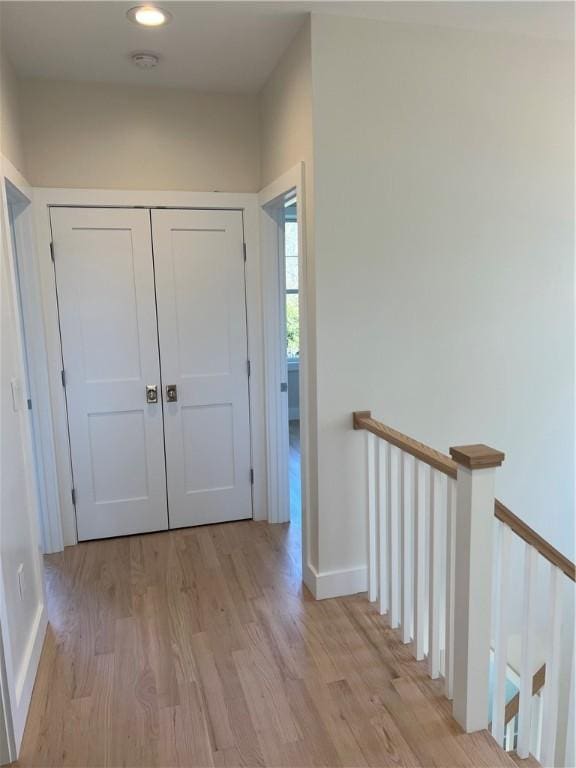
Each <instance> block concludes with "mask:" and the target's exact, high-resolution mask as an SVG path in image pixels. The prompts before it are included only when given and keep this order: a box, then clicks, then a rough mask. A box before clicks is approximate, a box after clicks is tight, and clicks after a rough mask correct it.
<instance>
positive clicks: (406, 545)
mask: <svg viewBox="0 0 576 768" xmlns="http://www.w3.org/2000/svg"><path fill="white" fill-rule="evenodd" d="M406 474H407V473H406V454H405V453H404V452H401V453H400V473H399V477H400V522H401V526H400V533H401V541H402V597H401V599H402V642H403V643H409V642H410V639H411V637H412V584H411V580H412V573H411V570H412V557H411V554H412V553H411V549H410V532H411V523H410V518H411V515H410V510H411V505H410V504H409V503H408V499H407V496H409V493H408V483H407V482H406Z"/></svg>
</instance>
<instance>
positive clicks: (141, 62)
mask: <svg viewBox="0 0 576 768" xmlns="http://www.w3.org/2000/svg"><path fill="white" fill-rule="evenodd" d="M130 58H131V59H132V63H133V64H135V65H136V66H137V67H138V68H139V69H154V67H157V66H158V64H159V63H160V57H159V56H157V55H156V54H155V53H144V52H143V51H142V52H139V53H133V54H132V56H131V57H130Z"/></svg>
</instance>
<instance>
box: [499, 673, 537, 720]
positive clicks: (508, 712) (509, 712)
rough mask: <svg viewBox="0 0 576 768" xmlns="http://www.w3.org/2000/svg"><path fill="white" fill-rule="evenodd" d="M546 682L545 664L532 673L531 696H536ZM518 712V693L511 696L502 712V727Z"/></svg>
mask: <svg viewBox="0 0 576 768" xmlns="http://www.w3.org/2000/svg"><path fill="white" fill-rule="evenodd" d="M545 682H546V664H542V666H541V667H540V669H539V670H538V672H535V673H534V677H533V678H532V696H536V694H537V693H539V692H540V691H541V690H542V688H543V687H544V683H545ZM519 711H520V692H518V693H517V694H516V695H515V696H513V697H512V698H511V699H510V701H509V702H508V704H506V709H505V710H504V725H508V723H509V722H510V720H513V719H514V718H515V717H516V715H517V714H518V712H519Z"/></svg>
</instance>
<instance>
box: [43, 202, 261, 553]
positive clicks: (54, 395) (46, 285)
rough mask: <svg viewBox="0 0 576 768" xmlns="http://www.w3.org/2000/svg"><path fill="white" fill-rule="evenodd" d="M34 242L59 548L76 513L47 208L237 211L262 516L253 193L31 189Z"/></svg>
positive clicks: (72, 531) (72, 534) (68, 540)
mask: <svg viewBox="0 0 576 768" xmlns="http://www.w3.org/2000/svg"><path fill="white" fill-rule="evenodd" d="M33 203H34V211H35V224H36V240H37V270H38V275H39V278H40V289H41V295H42V321H43V326H44V329H45V330H44V331H43V332H44V333H45V338H46V346H47V367H48V382H49V391H50V409H51V415H52V421H53V424H54V449H55V450H54V462H55V472H56V476H57V478H58V491H59V499H60V514H59V515H58V518H59V520H58V521H54V522H57V523H58V524H59V525H60V526H61V530H62V543H63V545H64V546H68V545H72V544H76V543H77V541H78V539H77V534H76V513H75V509H74V505H73V503H72V495H71V490H72V471H71V466H70V443H69V439H68V429H67V414H66V401H65V396H64V388H63V387H62V381H61V370H62V348H61V343H60V329H59V321H58V304H57V298H56V283H55V274H54V267H53V263H52V257H51V242H52V231H51V226H50V208H51V207H58V206H60V207H61V206H64V207H95V208H176V209H183V208H191V209H206V210H239V211H241V212H242V216H243V223H244V242H245V243H246V253H247V259H246V265H245V275H246V310H247V320H248V323H247V330H248V356H249V359H250V367H251V371H250V373H251V375H250V440H251V454H252V467H253V468H254V485H253V489H252V508H253V517H254V519H255V520H266V519H267V511H266V487H267V480H266V447H265V446H266V436H265V416H264V410H265V409H264V404H263V400H264V368H263V362H264V361H263V354H262V335H263V334H262V308H261V291H260V248H259V244H260V243H259V210H258V195H257V194H255V193H243V192H163V191H146V192H145V191H139V190H96V189H50V188H36V189H34V190H33Z"/></svg>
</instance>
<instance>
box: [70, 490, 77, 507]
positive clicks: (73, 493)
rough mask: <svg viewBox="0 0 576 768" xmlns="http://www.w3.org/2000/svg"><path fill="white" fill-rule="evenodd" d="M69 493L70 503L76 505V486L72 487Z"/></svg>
mask: <svg viewBox="0 0 576 768" xmlns="http://www.w3.org/2000/svg"><path fill="white" fill-rule="evenodd" d="M70 495H71V496H72V504H74V506H76V488H72V490H71V492H70Z"/></svg>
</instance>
